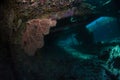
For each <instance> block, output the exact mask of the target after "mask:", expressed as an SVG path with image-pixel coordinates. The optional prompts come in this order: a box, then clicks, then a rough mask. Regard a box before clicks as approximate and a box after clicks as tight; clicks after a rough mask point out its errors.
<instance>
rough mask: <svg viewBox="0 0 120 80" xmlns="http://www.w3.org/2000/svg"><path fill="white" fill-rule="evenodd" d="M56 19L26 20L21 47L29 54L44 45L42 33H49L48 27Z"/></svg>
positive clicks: (52, 24) (53, 23)
mask: <svg viewBox="0 0 120 80" xmlns="http://www.w3.org/2000/svg"><path fill="white" fill-rule="evenodd" d="M55 25H56V21H55V20H51V19H32V20H30V21H28V22H27V25H26V30H25V32H23V35H22V47H23V49H24V51H25V52H26V53H28V54H29V55H34V53H35V51H36V50H37V48H42V47H43V46H44V35H47V34H49V30H50V27H52V26H55Z"/></svg>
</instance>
